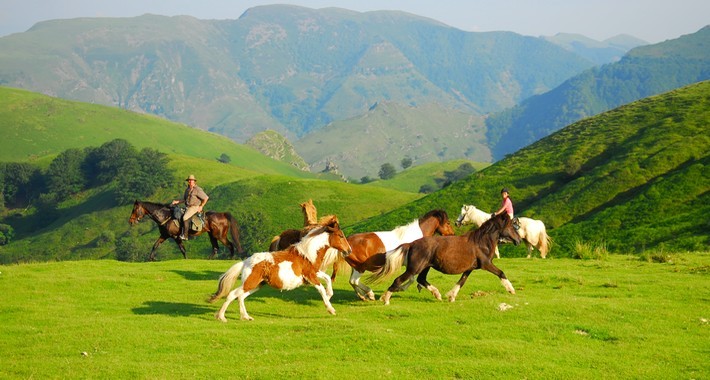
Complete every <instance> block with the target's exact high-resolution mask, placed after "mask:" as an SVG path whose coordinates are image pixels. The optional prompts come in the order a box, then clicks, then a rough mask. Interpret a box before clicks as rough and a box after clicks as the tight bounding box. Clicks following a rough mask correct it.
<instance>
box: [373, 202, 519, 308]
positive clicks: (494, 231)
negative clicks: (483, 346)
mask: <svg viewBox="0 0 710 380" xmlns="http://www.w3.org/2000/svg"><path fill="white" fill-rule="evenodd" d="M500 239H510V240H511V241H513V243H514V244H515V245H518V244H520V240H521V239H520V235H518V232H517V231H516V230H515V227H514V226H513V221H512V220H511V219H510V217H509V216H508V214H506V213H502V214H500V215H498V216H496V217H494V218H491V219H490V220H488V221H486V222H485V223H483V225H481V227H480V228H479V229H477V230H472V231H469V232H467V233H466V234H464V235H463V236H432V237H425V238H422V239H419V240H417V241H414V242H412V243H409V244H402V245H401V246H399V247H398V248H396V249H394V250H392V251H389V252H387V254H386V263H385V265H384V266H383V267H382V269H381V270H380V271H378V272H375V274H374V275H373V276H372V277H371V278H370V279H371V280H372V281H378V280H381V279H383V278H385V277H387V276H389V275H391V274H393V273H394V272H395V271H397V270H398V269H399V268H400V267H401V266H402V263H403V262H404V260H405V259H406V260H407V270H405V271H404V273H403V274H402V275H400V276H399V277H397V278H396V279H395V280H394V282H393V283H392V285H391V286H390V287H389V288H388V289H387V292H385V293H384V294H383V295H382V297H381V300H382V301H383V302H384V303H385V305H389V301H390V297H391V296H392V293H393V292H399V291H402V290H405V289H406V288H407V286H409V284H411V282H412V279H413V278H414V276H415V275H416V276H417V287H418V288H419V289H421V288H422V287H423V288H426V289H428V290H429V291H430V292H431V293H432V294H433V295H434V297H436V299H438V300H441V293H439V290H438V289H437V288H436V287H434V285H432V284H430V283H429V282H427V279H426V276H427V273H429V269H431V268H434V269H436V270H437V271H439V272H441V273H444V274H459V273H462V275H461V278H460V279H459V281H458V282H457V283H456V286H454V288H453V289H451V291H449V292H448V293H447V294H446V295H447V297H448V298H449V301H451V302H454V301H455V300H456V296H457V295H458V292H459V290H460V289H461V287H462V286H463V285H464V283H466V279H467V278H468V276H469V275H470V274H471V272H472V271H473V270H474V269H485V270H487V271H489V272H491V273H493V274H495V275H496V276H498V278H500V281H501V283H502V284H503V286H504V287H505V289H506V290H507V291H508V292H510V293H512V294H515V289H514V288H513V285H512V284H511V283H510V281H509V280H508V278H507V277H506V276H505V273H503V271H502V270H500V269H498V267H496V266H495V265H493V262H492V260H493V258H494V257H495V250H496V247H497V246H498V241H499V240H500ZM403 284H404V285H403Z"/></svg>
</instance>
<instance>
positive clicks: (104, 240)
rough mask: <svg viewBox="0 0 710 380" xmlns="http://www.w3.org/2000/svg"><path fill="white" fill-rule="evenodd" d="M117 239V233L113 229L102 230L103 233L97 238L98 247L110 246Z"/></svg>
mask: <svg viewBox="0 0 710 380" xmlns="http://www.w3.org/2000/svg"><path fill="white" fill-rule="evenodd" d="M115 241H116V234H114V233H113V231H107V230H106V231H101V234H99V236H98V237H97V238H96V246H97V247H108V246H110V245H112V244H114V243H115Z"/></svg>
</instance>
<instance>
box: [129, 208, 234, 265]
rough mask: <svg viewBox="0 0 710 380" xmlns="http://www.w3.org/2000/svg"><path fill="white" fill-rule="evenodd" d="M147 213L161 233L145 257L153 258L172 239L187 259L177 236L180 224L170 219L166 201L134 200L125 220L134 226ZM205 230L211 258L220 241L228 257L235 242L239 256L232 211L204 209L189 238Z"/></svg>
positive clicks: (170, 213)
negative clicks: (199, 224) (199, 227)
mask: <svg viewBox="0 0 710 380" xmlns="http://www.w3.org/2000/svg"><path fill="white" fill-rule="evenodd" d="M146 215H148V216H149V217H150V218H151V219H152V220H153V221H154V222H155V223H156V224H157V225H158V231H159V232H160V237H158V240H156V241H155V244H153V249H151V251H150V256H149V257H148V260H150V261H155V251H156V250H157V249H158V247H160V245H161V244H163V242H164V241H165V240H167V239H173V240H175V243H176V244H177V246H178V247H179V248H180V252H182V257H184V258H187V254H186V251H185V246H184V245H183V241H182V239H180V224H179V223H175V222H174V221H175V220H176V219H174V218H173V215H172V210H171V206H170V205H168V204H162V203H154V202H144V201H139V200H136V201H135V203H133V212H132V213H131V217H130V218H129V219H128V223H130V224H131V225H135V224H137V223H138V222H140V221H141V219H142V218H143V217H144V216H146ZM204 232H207V233H208V234H209V236H210V243H212V255H210V257H209V258H210V259H211V258H214V257H215V256H216V255H217V253H218V252H219V245H218V244H217V242H218V241H219V242H222V244H223V245H224V246H225V247H227V248H228V249H229V257H230V258H232V257H234V254H235V252H234V249H235V245H236V249H237V251H238V252H239V254H240V255H241V254H242V253H243V252H244V250H243V249H242V245H241V243H240V242H239V224H238V223H237V220H236V219H234V217H233V216H232V214H230V213H228V212H214V211H207V212H206V213H205V224H204V226H203V227H202V230H200V231H192V230H191V231H190V232H189V235H188V237H195V236H199V235H201V234H202V233H204ZM228 234H229V235H231V237H232V240H231V241H230V240H229V237H228Z"/></svg>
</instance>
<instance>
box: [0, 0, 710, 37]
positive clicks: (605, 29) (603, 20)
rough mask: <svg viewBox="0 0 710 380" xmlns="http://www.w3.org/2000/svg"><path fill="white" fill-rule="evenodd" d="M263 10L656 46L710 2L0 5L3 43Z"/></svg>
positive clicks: (307, 0) (73, 0)
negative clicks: (45, 32)
mask: <svg viewBox="0 0 710 380" xmlns="http://www.w3.org/2000/svg"><path fill="white" fill-rule="evenodd" d="M266 4H292V5H300V6H304V7H308V8H314V9H319V8H327V7H338V8H345V9H350V10H354V11H359V12H367V11H374V10H401V11H405V12H409V13H413V14H416V15H419V16H424V17H429V18H432V19H434V20H437V21H440V22H443V23H444V24H447V25H450V26H453V27H455V28H458V29H461V30H464V31H469V32H490V31H510V32H515V33H518V34H522V35H526V36H534V37H538V36H553V35H555V34H557V33H576V34H581V35H584V36H586V37H589V38H592V39H595V40H598V41H603V40H605V39H607V38H610V37H614V36H617V35H619V34H628V35H632V36H634V37H637V38H640V39H642V40H644V41H646V42H649V43H657V42H662V41H665V40H668V39H674V38H678V37H680V36H681V35H684V34H690V33H695V32H697V31H698V30H700V29H701V28H702V27H704V26H706V25H708V24H710V1H708V0H672V1H671V0H293V1H288V0H283V1H279V0H275V1H274V0H272V1H268V0H267V1H263V0H0V36H6V35H9V34H12V33H19V32H24V31H26V30H27V29H29V28H30V27H32V25H34V24H35V23H37V22H39V21H44V20H53V19H67V18H76V17H134V16H140V15H143V14H146V13H152V14H158V15H165V16H177V15H189V16H194V17H196V18H198V19H219V20H222V19H237V18H239V16H240V15H241V14H242V13H244V11H245V10H247V9H248V8H251V7H254V6H259V5H266Z"/></svg>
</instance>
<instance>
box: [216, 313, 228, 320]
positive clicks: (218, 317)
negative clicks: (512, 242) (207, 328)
mask: <svg viewBox="0 0 710 380" xmlns="http://www.w3.org/2000/svg"><path fill="white" fill-rule="evenodd" d="M215 318H217V320H218V321H220V322H227V318H225V317H224V316H223V315H219V314H217V315H215Z"/></svg>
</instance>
